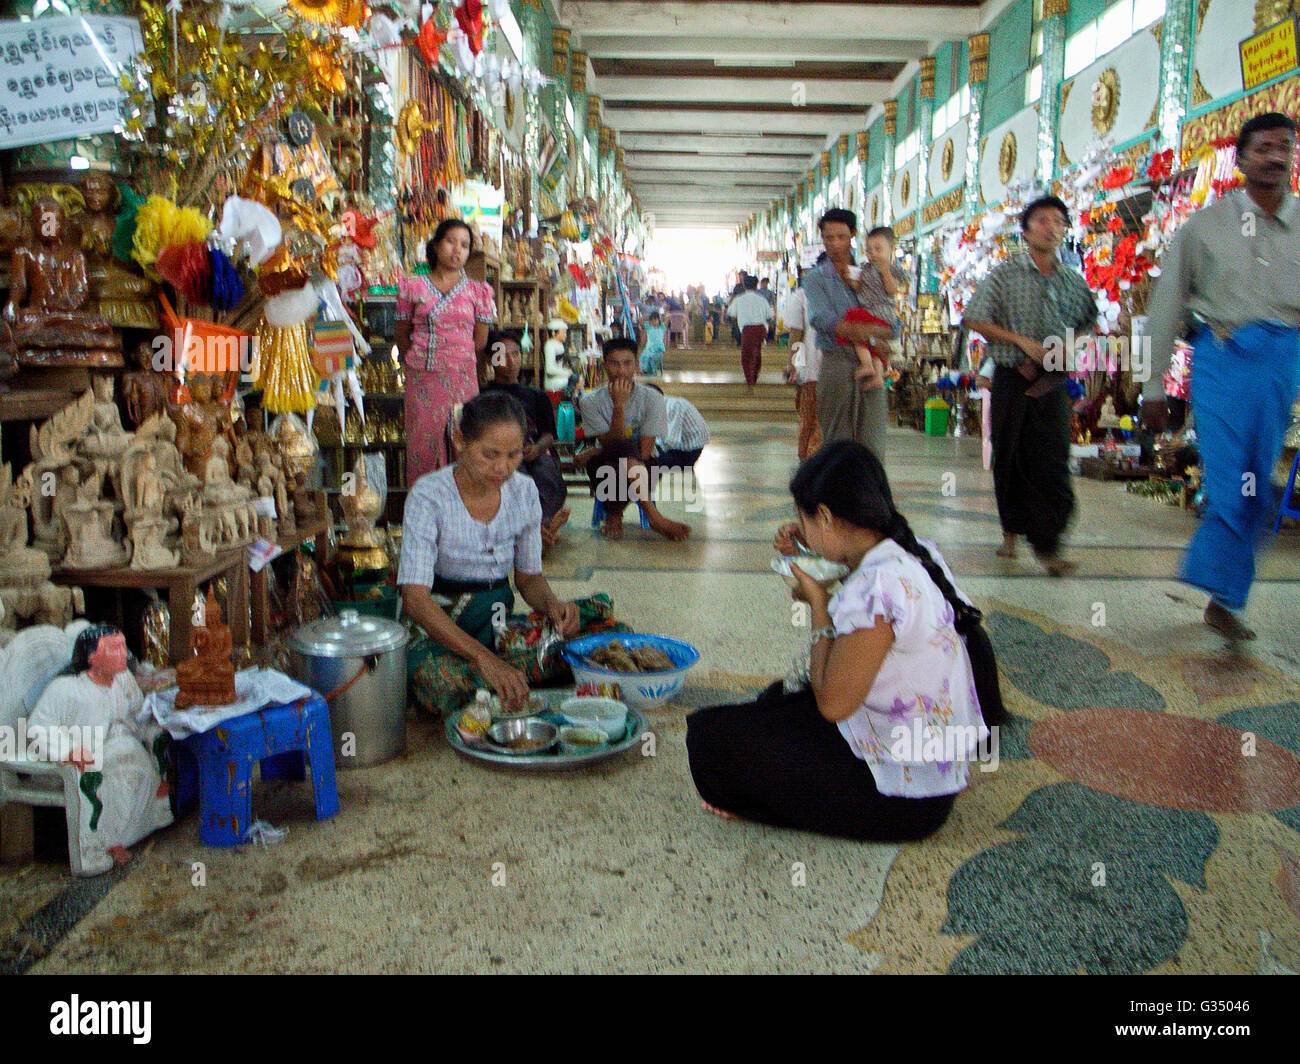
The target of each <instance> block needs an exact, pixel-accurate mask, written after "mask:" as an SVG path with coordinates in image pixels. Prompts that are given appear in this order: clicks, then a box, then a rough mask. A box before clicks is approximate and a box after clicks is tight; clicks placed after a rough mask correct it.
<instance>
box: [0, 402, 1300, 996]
mask: <svg viewBox="0 0 1300 1064" xmlns="http://www.w3.org/2000/svg"><path fill="white" fill-rule="evenodd" d="M712 428H713V432H714V439H713V442H712V443H711V444H710V446H709V447H708V448H707V450H706V452H705V455H704V457H703V458H702V459H701V461H700V463H699V466H698V467H697V474H698V483H697V484H695V483H689V482H688V483H687V484H686V485H684V486H683V488H684V489H685V488H689V489H690V492H687V491H686V490H683V493H682V494H683V496H684V497H683V498H681V499H679V500H678V501H675V502H667V503H665V504H664V505H663V509H664V510H665V511H666V512H667V513H668V514H669V515H670V516H673V517H676V518H678V519H682V520H685V521H687V522H688V523H689V524H690V525H691V526H692V535H691V538H690V540H689V541H688V542H687V543H685V544H669V543H666V542H664V541H661V540H659V539H658V538H657V537H655V536H654V535H653V534H652V533H649V532H642V531H641V530H639V529H637V528H635V527H634V525H635V522H629V523H628V532H627V538H626V539H625V540H624V541H622V542H621V543H607V542H605V541H603V540H601V539H600V538H599V537H598V536H597V535H596V533H595V532H594V531H592V529H591V528H590V514H591V502H590V500H589V499H588V498H586V497H585V492H582V493H577V492H575V493H574V497H572V498H571V500H570V505H571V506H572V509H573V517H572V521H571V523H570V525H569V527H568V529H567V531H566V532H565V535H564V539H563V542H562V543H561V545H560V546H559V547H558V548H557V549H556V550H555V551H554V552H552V554H551V555H550V556H549V557H548V559H547V571H548V574H549V575H550V578H551V580H552V582H553V584H554V586H555V587H556V589H557V591H558V592H559V593H560V594H562V595H565V596H573V597H577V596H580V595H585V594H591V593H593V592H596V591H606V592H609V593H610V594H611V595H612V596H613V598H614V602H615V607H616V613H617V615H618V616H619V617H620V618H621V619H624V620H627V621H628V622H629V623H631V624H632V625H633V626H634V627H635V628H636V629H637V630H639V631H654V632H662V633H665V634H670V635H673V636H676V637H678V638H682V639H686V640H688V641H690V642H692V643H694V644H695V645H696V646H698V647H699V648H700V650H701V653H702V658H701V662H700V664H699V666H697V668H696V669H695V670H694V671H693V672H692V674H691V677H690V683H689V685H688V687H687V688H686V690H685V691H684V692H683V694H682V696H681V697H680V698H679V700H677V701H676V702H674V703H672V704H670V705H669V706H667V707H665V708H663V709H662V710H660V711H657V712H655V713H654V714H652V719H651V723H652V728H653V731H654V735H655V740H654V742H653V744H651V748H650V749H648V750H647V749H644V748H643V749H642V750H640V751H636V752H633V753H630V754H629V755H625V756H624V757H623V758H621V759H619V760H617V761H614V762H608V763H606V764H604V765H602V766H599V767H596V768H592V769H587V770H583V771H579V772H574V773H569V774H566V775H554V776H525V775H513V774H510V773H508V772H504V771H499V770H494V769H489V768H485V767H483V766H481V765H479V764H478V763H473V762H467V761H464V760H462V759H461V758H460V757H459V756H458V755H456V754H455V753H454V752H453V751H452V750H450V749H449V748H448V747H447V745H446V743H445V741H444V739H443V738H442V737H441V735H440V733H439V731H438V728H437V727H436V726H435V725H434V724H432V723H429V722H425V721H420V720H414V719H413V720H412V723H411V727H410V743H409V748H408V750H407V752H406V754H404V755H403V756H402V757H400V758H398V759H397V760H395V761H393V762H390V763H388V764H386V765H383V766H378V767H375V768H372V769H365V770H355V771H349V772H344V773H340V775H339V791H340V799H341V803H342V811H341V812H340V814H339V815H338V816H337V817H335V818H334V819H333V820H331V821H327V822H324V823H317V822H315V821H314V819H313V816H312V806H311V800H310V789H309V788H308V787H307V786H306V785H293V784H279V783H277V784H271V783H267V784H261V785H259V789H258V790H257V791H256V794H255V814H256V815H257V816H260V817H262V818H264V819H266V820H268V821H270V822H271V823H273V824H275V825H277V826H279V827H283V828H287V829H288V834H287V835H286V837H285V838H284V840H283V841H282V842H280V843H278V844H277V845H274V846H271V847H266V848H261V847H253V846H249V847H244V848H242V849H238V850H233V851H223V850H210V849H205V848H204V847H203V846H202V845H201V844H200V843H199V841H198V836H197V826H196V821H195V817H194V816H193V815H191V816H189V817H188V818H186V819H183V820H182V821H181V822H180V823H178V824H176V825H173V826H172V827H171V828H170V829H168V830H166V831H164V832H161V833H159V834H158V835H156V836H154V838H153V839H152V840H151V841H149V842H148V843H146V844H143V845H142V846H140V847H139V848H138V852H137V857H136V860H135V861H134V862H133V863H132V865H131V867H130V868H129V870H128V871H126V872H125V873H124V874H121V875H120V876H114V877H113V881H112V882H111V883H110V882H108V881H107V880H104V881H97V883H101V884H104V885H103V886H102V887H100V886H98V885H97V886H95V887H93V888H92V887H87V886H85V885H70V884H71V881H70V880H69V877H68V876H67V872H66V867H65V866H64V867H60V866H58V865H56V864H52V863H37V864H34V865H28V866H25V867H20V868H15V867H13V866H5V867H3V868H0V968H7V969H9V970H18V971H21V970H30V971H33V972H45V973H55V972H60V973H68V972H83V971H85V972H235V971H238V972H304V971H311V972H463V971H491V972H495V971H502V972H507V971H508V972H614V971H656V972H670V971H671V972H698V971H714V972H721V971H727V972H763V971H798V972H811V971H825V972H831V971H834V972H859V973H862V972H894V973H899V972H945V971H947V972H1104V973H1138V972H1203V973H1211V972H1235V973H1252V972H1285V971H1296V970H1300V633H1298V632H1297V627H1298V624H1300V610H1297V606H1298V605H1300V583H1298V576H1297V574H1298V573H1300V567H1298V566H1297V562H1300V533H1298V532H1296V531H1294V530H1291V531H1286V532H1284V533H1283V535H1282V536H1281V537H1280V538H1279V540H1278V541H1277V542H1276V543H1275V544H1274V545H1273V546H1272V548H1271V549H1270V550H1269V551H1268V552H1267V553H1266V554H1265V556H1264V557H1263V558H1262V560H1261V564H1260V569H1259V574H1260V575H1259V582H1258V583H1257V584H1256V587H1255V590H1254V593H1253V596H1252V600H1251V605H1250V609H1249V611H1248V615H1247V618H1248V621H1249V623H1250V624H1252V625H1253V626H1254V627H1255V628H1256V629H1257V630H1258V632H1259V638H1258V640H1257V641H1256V642H1255V643H1253V644H1250V645H1249V646H1248V647H1247V648H1246V650H1245V651H1244V653H1243V654H1241V655H1240V656H1235V657H1230V656H1228V655H1227V654H1226V653H1225V650H1224V647H1223V644H1222V642H1221V641H1220V640H1218V639H1217V638H1216V637H1214V636H1213V635H1212V634H1210V633H1209V632H1208V631H1206V630H1205V629H1204V627H1203V626H1202V625H1201V624H1200V620H1199V618H1200V611H1201V609H1202V608H1203V606H1204V598H1203V596H1202V595H1201V594H1199V593H1197V592H1195V591H1193V590H1190V589H1188V588H1186V587H1184V586H1183V585H1181V584H1179V583H1177V582H1176V581H1174V580H1173V579H1172V578H1171V576H1172V574H1173V572H1174V571H1175V568H1176V565H1177V560H1178V556H1179V553H1180V551H1181V549H1182V546H1183V544H1184V543H1185V542H1186V540H1187V539H1188V537H1189V536H1190V535H1191V533H1192V531H1193V529H1194V527H1195V518H1194V517H1193V516H1192V515H1190V514H1188V513H1185V512H1182V511H1179V510H1177V509H1175V508H1171V507H1169V506H1167V505H1164V504H1162V503H1155V502H1151V501H1148V500H1146V499H1142V498H1139V497H1136V496H1132V495H1129V494H1127V493H1126V492H1125V491H1124V489H1123V487H1122V486H1119V485H1116V484H1103V483H1096V482H1092V481H1085V480H1076V482H1075V488H1076V491H1077V493H1078V497H1079V513H1078V519H1077V523H1076V525H1075V527H1074V529H1073V532H1072V534H1071V538H1070V546H1069V553H1070V555H1071V556H1072V557H1073V558H1074V559H1075V560H1077V561H1078V563H1079V572H1078V574H1077V575H1076V576H1073V577H1071V578H1067V579H1063V580H1053V579H1050V578H1048V577H1046V576H1045V575H1044V574H1043V573H1042V571H1041V570H1040V569H1039V568H1038V567H1037V565H1036V564H1035V563H1034V562H1033V561H1032V560H1031V559H1029V558H1026V559H1024V560H1020V561H1015V562H1008V561H1004V560H1002V559H999V558H997V557H996V556H995V555H994V553H993V551H994V547H995V546H996V545H997V543H998V541H999V539H1000V536H999V531H998V524H997V515H996V507H995V504H994V499H993V485H992V478H991V475H990V474H989V473H987V472H986V471H985V470H983V469H982V468H981V466H980V462H979V456H978V441H976V440H972V439H960V440H952V439H929V438H926V437H923V436H921V435H919V434H917V433H914V432H911V431H909V430H901V429H896V430H892V431H891V433H890V438H889V450H888V455H887V461H886V465H887V468H888V471H889V474H890V477H891V481H892V483H893V487H894V494H895V498H896V500H897V502H898V505H899V508H900V509H901V510H902V511H903V512H904V513H905V514H906V515H907V516H908V517H909V519H910V520H911V521H912V524H913V527H914V528H915V529H916V531H917V534H918V535H920V536H922V537H925V538H929V539H932V540H934V541H935V542H936V543H938V544H939V546H940V547H941V549H942V550H943V551H944V553H945V556H946V558H947V560H948V562H949V564H950V566H951V567H952V569H953V570H954V572H955V573H956V574H957V576H958V578H959V581H960V582H961V584H962V585H963V587H964V589H965V590H966V591H967V592H968V593H970V594H971V595H972V596H973V597H974V598H975V599H976V600H977V601H978V602H979V604H980V605H981V607H982V608H983V609H984V611H985V615H986V620H987V625H988V628H989V631H990V634H991V636H992V638H993V641H994V645H995V647H996V648H997V650H998V654H999V663H1000V666H1001V669H1002V673H1003V690H1004V694H1005V696H1006V700H1007V704H1008V708H1009V709H1010V711H1011V713H1012V720H1011V721H1010V723H1009V724H1008V725H1007V726H1006V727H1005V728H1004V729H1003V732H1002V735H1001V740H1000V751H999V753H1000V762H999V764H998V766H997V768H996V770H995V771H989V772H980V773H974V774H973V777H974V782H973V785H972V787H971V788H970V789H969V790H968V791H967V792H966V793H965V794H963V795H962V796H961V798H959V799H958V801H957V804H956V807H955V811H954V814H953V817H952V818H951V820H950V821H949V823H948V824H947V825H945V827H944V828H943V829H942V830H941V831H940V832H939V833H938V834H937V835H935V836H934V837H932V838H931V839H929V840H926V841H925V842H922V843H917V844H910V845H906V846H901V847H900V846H875V845H860V844H854V843H848V842H841V841H837V840H829V839H822V838H818V837H815V836H810V835H804V834H799V833H795V832H788V831H781V830H776V829H771V828H766V827H762V826H758V825H752V824H736V823H728V822H723V821H720V820H717V819H715V818H713V817H711V816H707V815H704V814H702V813H701V811H700V809H699V802H698V799H697V797H696V796H695V794H694V791H693V789H692V787H691V784H690V777H689V773H688V771H687V766H686V757H685V748H684V738H685V721H684V717H685V714H686V713H687V712H688V711H689V710H690V709H691V708H693V707H696V706H700V705H706V704H709V703H711V702H717V701H724V700H727V701H735V700H738V698H740V697H743V693H745V692H751V691H754V690H756V689H758V688H759V687H761V686H762V685H764V684H765V683H766V682H768V681H769V680H770V679H772V678H774V677H775V676H777V675H780V674H782V673H784V671H785V670H786V668H787V666H788V664H789V662H790V660H791V657H792V655H793V654H794V653H795V651H796V649H797V648H798V646H799V643H800V641H801V639H806V633H805V632H801V630H800V629H799V628H798V627H797V626H796V624H795V623H794V622H795V620H796V619H797V617H796V615H795V614H794V612H793V611H792V609H791V601H790V598H789V594H788V592H787V590H786V588H785V586H784V585H783V584H782V583H781V582H780V581H779V580H778V578H777V577H776V576H775V575H773V574H772V573H771V572H770V570H769V568H768V564H769V561H770V559H771V557H772V551H771V538H772V534H773V532H774V530H775V528H776V527H777V525H778V524H780V523H781V522H782V521H784V520H786V519H788V516H789V514H790V504H789V497H788V494H787V492H786V488H785V485H786V482H787V481H788V478H789V475H790V473H791V472H792V470H793V467H794V464H795V463H794V460H793V434H794V426H793V422H792V420H791V422H789V423H785V422H758V421H755V420H746V421H743V422H740V421H736V422H722V423H718V424H715V425H713V426H712ZM697 488H698V491H696V489H697ZM1245 736H1249V737H1250V740H1251V752H1250V754H1249V755H1245V754H1244V748H1243V745H1242V744H1243V742H1244V741H1245V740H1244V738H1243V737H1245ZM647 755H652V756H647ZM986 767H987V766H986ZM200 869H201V871H202V874H201V876H200V874H199V870H200ZM199 879H202V885H196V884H197V883H198V881H199Z"/></svg>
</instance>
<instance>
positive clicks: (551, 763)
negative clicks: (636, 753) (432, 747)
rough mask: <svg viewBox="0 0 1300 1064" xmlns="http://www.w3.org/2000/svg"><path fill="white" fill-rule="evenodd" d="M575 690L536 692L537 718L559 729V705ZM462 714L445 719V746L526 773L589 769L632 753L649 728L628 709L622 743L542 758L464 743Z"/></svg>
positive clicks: (550, 753)
mask: <svg viewBox="0 0 1300 1064" xmlns="http://www.w3.org/2000/svg"><path fill="white" fill-rule="evenodd" d="M573 691H574V689H573V688H572V687H561V688H557V689H555V690H553V691H537V692H535V693H536V694H538V695H541V696H542V697H543V698H545V700H546V709H545V710H544V711H543V712H542V713H541V714H540V716H541V717H542V718H543V719H544V720H549V721H551V722H552V723H554V724H558V725H562V724H563V723H564V721H563V720H562V718H561V716H560V704H561V703H562V702H564V701H565V700H566V699H569V698H572V697H573ZM464 712H465V711H464V710H463V709H461V710H457V711H456V712H455V713H453V714H451V716H450V717H448V718H447V722H446V725H445V728H444V730H445V733H446V736H447V742H449V743H450V744H451V746H452V747H453V749H455V750H456V752H457V753H460V754H463V755H464V756H465V757H472V758H475V759H476V760H479V761H488V762H491V763H492V764H495V765H506V766H509V767H510V768H517V769H528V770H532V771H540V772H546V771H549V770H554V769H565V768H577V767H578V766H579V765H590V764H593V763H594V762H597V761H603V760H605V759H606V758H609V757H614V756H615V755H617V754H621V753H623V752H625V751H627V750H630V749H632V748H633V747H634V746H636V745H637V744H638V743H640V741H641V736H642V735H643V734H645V732H646V730H647V729H648V728H649V723H648V722H647V720H646V718H645V715H644V714H642V713H641V712H639V711H638V710H636V709H634V708H633V707H631V706H629V707H628V710H627V731H626V732H625V733H624V735H623V737H622V738H621V739H616V740H614V741H613V742H609V743H606V744H605V745H604V746H602V747H599V748H598V749H596V750H592V751H590V752H588V753H582V754H566V753H563V752H561V751H560V750H558V749H557V750H552V751H548V752H546V753H541V754H508V753H503V752H502V751H501V750H500V749H499V748H497V747H494V746H493V745H492V744H491V743H489V742H488V741H486V740H483V741H481V742H473V743H472V742H467V741H466V740H465V739H464V738H463V737H462V736H461V734H460V732H459V731H458V730H457V728H456V724H457V722H458V721H459V720H460V718H461V715H462V714H463V713H464Z"/></svg>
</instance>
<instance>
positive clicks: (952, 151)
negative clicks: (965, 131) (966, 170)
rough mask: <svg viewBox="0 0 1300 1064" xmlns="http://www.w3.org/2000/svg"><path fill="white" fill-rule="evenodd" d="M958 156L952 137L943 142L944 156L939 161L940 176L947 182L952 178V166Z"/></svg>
mask: <svg viewBox="0 0 1300 1064" xmlns="http://www.w3.org/2000/svg"><path fill="white" fill-rule="evenodd" d="M956 154H957V150H956V148H954V147H953V143H952V137H949V138H948V139H947V140H945V141H944V142H943V155H942V157H941V158H940V160H939V176H940V177H941V178H943V180H945V181H947V180H948V178H950V177H952V164H953V162H954V160H955V157H956Z"/></svg>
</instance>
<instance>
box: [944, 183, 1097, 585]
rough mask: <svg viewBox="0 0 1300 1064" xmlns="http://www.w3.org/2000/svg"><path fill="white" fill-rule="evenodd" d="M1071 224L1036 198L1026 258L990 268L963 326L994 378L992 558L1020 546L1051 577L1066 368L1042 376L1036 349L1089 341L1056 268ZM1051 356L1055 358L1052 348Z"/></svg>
mask: <svg viewBox="0 0 1300 1064" xmlns="http://www.w3.org/2000/svg"><path fill="white" fill-rule="evenodd" d="M1069 225H1070V214H1069V210H1068V208H1067V207H1066V206H1065V204H1064V203H1063V202H1062V201H1061V200H1060V199H1058V198H1057V197H1056V196H1043V197H1041V198H1039V199H1036V200H1034V201H1033V202H1032V203H1030V204H1029V206H1027V207H1026V208H1025V211H1024V214H1023V215H1021V218H1020V227H1021V229H1022V230H1023V232H1024V238H1025V243H1026V244H1027V245H1028V247H1029V250H1028V251H1022V252H1019V253H1017V254H1015V255H1012V256H1011V258H1009V259H1007V260H1006V261H1004V262H1002V263H1001V264H999V265H998V266H997V267H995V268H994V270H993V272H992V273H990V274H989V275H988V276H987V277H986V278H984V280H983V282H982V283H981V284H980V286H979V289H978V290H977V291H976V292H975V295H974V297H973V298H972V299H971V301H970V304H969V305H968V306H967V307H966V310H965V313H964V314H963V316H962V324H964V325H965V326H966V327H967V328H968V329H971V330H973V331H974V332H977V333H979V334H980V335H981V336H983V337H984V338H985V339H986V340H987V341H988V343H989V355H990V357H992V359H993V361H994V363H995V364H996V369H995V371H994V374H993V397H992V400H993V401H992V414H993V486H994V491H995V493H996V495H997V501H998V517H999V518H1000V519H1001V521H1002V547H1001V548H1000V549H999V550H998V554H999V555H1001V556H1002V557H1004V558H1014V557H1015V552H1016V537H1017V536H1021V535H1023V536H1025V538H1027V539H1028V540H1029V545H1030V546H1031V547H1032V548H1033V550H1034V554H1035V555H1036V556H1037V558H1038V560H1039V561H1040V562H1042V563H1043V565H1044V566H1045V567H1046V568H1047V571H1048V572H1049V573H1051V574H1052V575H1053V576H1063V575H1065V574H1066V573H1068V572H1070V571H1072V570H1073V569H1074V563H1073V562H1069V561H1066V560H1065V559H1064V558H1062V557H1061V555H1060V550H1061V536H1062V534H1063V533H1064V532H1065V529H1066V526H1067V525H1068V524H1069V522H1070V517H1071V515H1072V514H1073V513H1074V488H1073V487H1072V486H1071V484H1070V467H1069V460H1070V413H1071V411H1070V400H1069V395H1068V393H1067V391H1066V387H1065V381H1066V375H1065V372H1064V371H1065V369H1066V367H1065V366H1063V365H1062V366H1051V367H1047V368H1045V367H1044V365H1043V363H1044V360H1045V359H1046V358H1047V354H1048V352H1047V348H1045V347H1044V346H1043V344H1044V341H1046V340H1048V339H1049V338H1056V339H1057V343H1058V344H1059V343H1061V342H1062V341H1061V340H1060V338H1061V337H1064V336H1065V335H1066V330H1067V329H1073V330H1075V332H1078V333H1082V334H1091V333H1092V332H1093V331H1094V330H1095V329H1096V325H1097V303H1096V301H1095V300H1094V299H1093V296H1092V292H1090V291H1089V290H1088V283H1087V282H1086V281H1085V280H1084V279H1083V275H1082V274H1080V273H1079V272H1077V271H1076V270H1072V269H1070V268H1069V267H1068V266H1065V265H1063V264H1062V263H1061V262H1060V261H1058V259H1057V251H1058V249H1059V248H1060V246H1061V241H1062V240H1064V239H1065V232H1066V229H1067V228H1068V227H1069ZM1058 350H1059V348H1058Z"/></svg>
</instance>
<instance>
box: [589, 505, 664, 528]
mask: <svg viewBox="0 0 1300 1064" xmlns="http://www.w3.org/2000/svg"><path fill="white" fill-rule="evenodd" d="M636 508H637V510H638V512H639V513H640V514H641V527H642V528H649V527H650V518H649V517H648V516H646V512H645V507H643V506H642V505H641V504H640V503H637V504H636ZM606 512H607V511H606V508H605V501H604V500H603V499H597V500H596V503H595V505H594V506H592V508H591V527H592V528H599V527H600V526H601V525H603V524H604V523H605V515H606Z"/></svg>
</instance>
